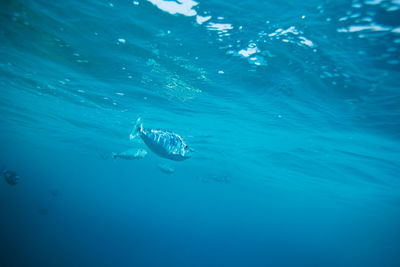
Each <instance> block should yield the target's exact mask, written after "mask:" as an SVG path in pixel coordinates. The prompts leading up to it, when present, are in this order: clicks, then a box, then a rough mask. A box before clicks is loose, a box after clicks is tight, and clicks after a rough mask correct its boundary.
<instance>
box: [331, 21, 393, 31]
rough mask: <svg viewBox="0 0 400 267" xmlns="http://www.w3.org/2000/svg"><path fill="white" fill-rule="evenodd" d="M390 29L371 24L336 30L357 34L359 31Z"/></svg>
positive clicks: (389, 28)
mask: <svg viewBox="0 0 400 267" xmlns="http://www.w3.org/2000/svg"><path fill="white" fill-rule="evenodd" d="M391 29H392V28H391V27H388V26H382V25H378V24H374V23H371V24H369V25H353V26H349V27H348V28H341V29H338V32H359V31H390V30H391Z"/></svg>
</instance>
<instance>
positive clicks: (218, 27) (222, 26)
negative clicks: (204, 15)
mask: <svg viewBox="0 0 400 267" xmlns="http://www.w3.org/2000/svg"><path fill="white" fill-rule="evenodd" d="M206 27H207V29H209V30H210V31H218V32H223V33H225V32H228V30H232V29H233V27H232V25H231V24H229V23H213V22H209V23H208V24H207V26H206Z"/></svg>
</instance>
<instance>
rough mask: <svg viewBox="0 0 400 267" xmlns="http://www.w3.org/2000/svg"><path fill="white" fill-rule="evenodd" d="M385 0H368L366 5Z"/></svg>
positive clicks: (376, 3)
mask: <svg viewBox="0 0 400 267" xmlns="http://www.w3.org/2000/svg"><path fill="white" fill-rule="evenodd" d="M383 1H384V0H367V1H365V2H364V3H365V4H366V5H379V4H380V3H382V2H383Z"/></svg>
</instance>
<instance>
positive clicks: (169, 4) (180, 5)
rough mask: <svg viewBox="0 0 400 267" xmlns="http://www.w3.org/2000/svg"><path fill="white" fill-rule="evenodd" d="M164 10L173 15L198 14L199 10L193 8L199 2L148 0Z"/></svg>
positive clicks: (189, 15)
mask: <svg viewBox="0 0 400 267" xmlns="http://www.w3.org/2000/svg"><path fill="white" fill-rule="evenodd" d="M147 1H149V2H150V3H152V4H153V5H155V6H156V7H158V8H159V9H161V10H162V11H165V12H168V13H170V14H172V15H175V14H181V15H184V16H188V17H192V16H196V15H197V12H196V10H194V9H193V7H194V6H196V5H198V3H197V2H195V1H192V0H177V1H164V0H147Z"/></svg>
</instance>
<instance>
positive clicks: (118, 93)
mask: <svg viewBox="0 0 400 267" xmlns="http://www.w3.org/2000/svg"><path fill="white" fill-rule="evenodd" d="M115 94H116V95H120V96H124V95H125V94H124V93H121V92H117V93H115Z"/></svg>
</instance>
